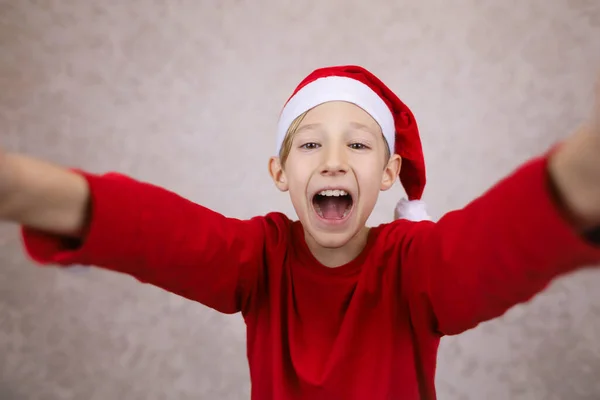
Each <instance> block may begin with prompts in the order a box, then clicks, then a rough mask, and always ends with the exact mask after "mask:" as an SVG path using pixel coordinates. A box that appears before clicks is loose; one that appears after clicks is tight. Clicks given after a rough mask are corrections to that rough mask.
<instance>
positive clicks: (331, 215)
mask: <svg viewBox="0 0 600 400" xmlns="http://www.w3.org/2000/svg"><path fill="white" fill-rule="evenodd" d="M347 206H348V204H347V202H346V201H344V200H343V199H341V198H339V197H325V198H323V199H321V201H319V208H320V210H321V214H322V215H323V218H327V219H342V218H343V217H344V212H345V211H346V207H347Z"/></svg>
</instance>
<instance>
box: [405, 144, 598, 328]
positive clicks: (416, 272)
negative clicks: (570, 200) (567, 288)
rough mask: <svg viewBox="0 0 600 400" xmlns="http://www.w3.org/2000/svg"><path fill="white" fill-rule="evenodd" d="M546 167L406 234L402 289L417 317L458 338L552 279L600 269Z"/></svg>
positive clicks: (516, 176)
mask: <svg viewBox="0 0 600 400" xmlns="http://www.w3.org/2000/svg"><path fill="white" fill-rule="evenodd" d="M547 160H548V159H547V157H545V156H544V157H540V158H536V159H534V160H532V161H530V162H528V163H526V164H524V165H522V166H521V167H520V168H518V169H517V170H516V171H514V172H513V173H512V174H510V175H509V176H508V177H506V178H505V179H503V180H501V181H500V182H498V183H497V184H496V185H495V186H493V187H492V188H491V189H490V190H488V191H487V192H486V193H485V194H484V195H482V196H481V197H479V198H477V199H476V200H474V201H473V202H471V203H470V204H468V205H467V206H466V207H464V208H463V209H460V210H457V211H453V212H450V213H448V214H447V215H445V216H443V217H442V218H441V219H440V220H439V221H438V222H437V223H433V222H423V223H413V224H410V225H409V227H408V229H407V230H406V229H405V232H406V231H407V233H405V234H404V236H403V239H402V240H401V244H400V251H401V260H402V261H401V264H402V266H401V268H402V281H403V282H402V290H403V292H404V293H406V295H407V298H408V301H409V303H410V307H411V312H412V313H413V314H415V313H418V314H419V315H418V316H417V317H416V318H418V319H419V320H421V319H422V318H425V319H426V320H427V322H426V323H427V324H430V326H431V328H432V329H433V330H434V331H436V332H438V333H440V334H444V335H451V334H458V333H460V332H463V331H465V330H467V329H470V328H473V327H475V326H476V325H478V324H479V323H481V322H484V321H487V320H490V319H493V318H496V317H499V316H501V315H502V314H504V313H505V312H506V311H508V309H510V308H511V307H512V306H514V305H516V304H519V303H524V302H526V301H529V300H530V299H531V298H532V297H533V296H535V295H536V294H537V293H539V292H540V291H541V290H543V289H545V288H546V286H547V285H548V284H549V283H550V282H551V281H552V280H553V279H554V278H557V277H558V276H560V275H563V274H566V273H568V272H571V271H574V270H575V269H577V268H584V267H591V266H593V265H594V264H596V263H600V246H594V245H593V244H592V243H591V242H589V241H586V238H585V237H584V236H583V235H580V234H579V233H577V232H576V231H575V229H573V227H571V225H570V224H569V223H568V222H567V220H566V219H565V218H563V215H562V213H561V210H560V209H559V206H558V205H557V204H556V202H555V201H554V198H553V196H552V194H551V193H552V192H551V189H550V188H551V185H550V181H549V177H548V176H547ZM424 315H425V316H424Z"/></svg>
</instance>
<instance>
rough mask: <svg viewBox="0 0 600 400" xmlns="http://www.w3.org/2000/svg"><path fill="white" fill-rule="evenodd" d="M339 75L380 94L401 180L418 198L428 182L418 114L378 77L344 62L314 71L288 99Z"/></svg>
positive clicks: (408, 193) (407, 190)
mask: <svg viewBox="0 0 600 400" xmlns="http://www.w3.org/2000/svg"><path fill="white" fill-rule="evenodd" d="M329 76H339V77H346V78H352V79H355V80H357V81H359V82H361V83H363V84H365V85H367V86H368V87H369V88H371V90H373V91H374V92H375V93H377V94H378V95H379V97H381V99H382V100H383V101H384V102H385V104H387V106H388V108H389V109H390V111H391V112H392V115H393V116H394V122H395V128H396V145H395V150H394V151H395V152H396V154H398V155H400V156H401V157H402V159H403V161H402V169H401V170H400V181H401V182H402V187H403V188H404V190H405V191H406V195H407V196H408V199H409V200H419V199H421V196H422V195H423V191H424V190H425V184H426V170H425V159H424V157H423V149H422V145H421V137H420V135H419V127H418V126H417V121H416V120H415V117H414V115H413V113H412V111H411V110H410V108H408V106H407V105H406V104H404V103H403V102H402V100H400V99H399V98H398V96H397V95H396V94H395V93H394V92H393V91H392V90H391V89H390V88H389V87H387V86H386V85H385V84H384V83H383V82H382V81H381V80H380V79H379V78H377V77H376V76H375V75H373V73H371V72H370V71H368V70H367V69H365V68H363V67H360V66H357V65H342V66H333V67H325V68H319V69H316V70H314V71H313V72H311V73H310V74H309V75H308V76H307V77H306V78H304V79H303V80H302V82H300V84H299V85H298V86H297V87H296V89H295V90H294V92H293V93H292V95H291V96H290V98H289V99H288V102H289V100H290V99H291V98H292V97H294V95H295V94H296V93H298V91H299V90H300V89H302V88H303V87H305V86H306V85H308V84H309V83H311V82H314V81H315V80H317V79H320V78H326V77H329Z"/></svg>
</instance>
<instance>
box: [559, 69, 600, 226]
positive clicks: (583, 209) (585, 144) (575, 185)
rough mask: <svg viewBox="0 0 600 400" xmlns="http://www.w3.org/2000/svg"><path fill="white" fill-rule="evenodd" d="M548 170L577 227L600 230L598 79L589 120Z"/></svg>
mask: <svg viewBox="0 0 600 400" xmlns="http://www.w3.org/2000/svg"><path fill="white" fill-rule="evenodd" d="M549 171H550V176H551V178H552V180H553V183H554V185H555V187H556V189H557V192H558V193H557V194H558V197H559V198H560V201H561V202H562V203H563V206H564V207H565V211H566V213H567V214H568V215H569V217H570V218H571V219H572V220H573V222H574V223H575V224H576V226H577V227H578V228H580V229H583V230H585V229H589V228H594V227H600V77H599V79H598V81H597V83H596V87H595V99H594V104H593V107H592V114H591V116H590V118H589V119H588V121H587V122H586V123H585V124H584V125H582V126H581V128H579V130H577V131H576V132H575V133H574V134H573V135H572V136H571V137H569V138H568V139H567V140H566V141H565V142H564V143H563V144H562V145H561V146H560V147H559V148H558V150H556V152H555V153H554V154H553V155H552V157H551V158H550V164H549Z"/></svg>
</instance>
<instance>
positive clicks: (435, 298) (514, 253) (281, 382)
mask: <svg viewBox="0 0 600 400" xmlns="http://www.w3.org/2000/svg"><path fill="white" fill-rule="evenodd" d="M545 167H546V159H545V158H541V159H537V160H533V161H531V162H530V163H528V164H526V165H524V166H522V167H521V168H519V169H518V170H517V171H515V173H514V174H512V175H511V176H510V177H508V178H507V179H505V180H503V181H501V182H499V183H498V184H497V185H495V186H494V187H493V188H491V189H490V190H489V191H488V192H487V193H486V194H485V195H483V196H482V197H480V198H478V199H476V200H475V201H473V202H472V203H470V204H469V205H467V206H466V207H465V208H464V209H462V210H460V211H455V212H451V213H449V214H447V215H446V216H444V217H443V218H442V219H441V220H440V221H439V222H437V223H434V222H418V223H416V222H410V221H406V220H398V221H395V222H393V223H389V224H384V225H381V226H378V227H376V228H373V229H371V231H370V236H369V241H368V245H367V247H366V248H365V250H364V251H363V252H362V254H361V255H360V256H359V257H358V258H357V259H355V260H354V261H352V262H350V263H349V264H347V265H344V266H341V267H339V268H326V267H324V266H322V265H321V264H319V263H318V262H317V261H316V260H315V259H314V257H313V256H312V255H311V253H310V252H309V250H308V248H307V246H306V243H305V242H304V237H303V229H302V227H301V225H300V224H299V223H298V222H292V221H290V220H288V219H287V218H286V217H285V216H284V215H282V214H279V213H273V214H269V215H266V216H264V217H257V218H254V219H251V220H237V219H233V218H226V217H224V216H222V215H220V214H218V213H216V212H213V211H210V210H208V209H206V208H204V207H202V206H199V205H196V204H194V203H192V202H189V201H187V200H184V199H183V198H181V197H179V196H177V195H175V194H173V193H171V192H168V191H166V190H163V189H161V188H158V187H155V186H152V185H150V184H147V183H140V182H137V181H134V180H132V179H129V178H126V177H123V176H118V175H110V176H95V175H86V177H87V179H88V182H89V184H90V188H91V193H92V201H93V216H92V220H91V221H92V222H91V227H90V231H89V235H88V237H87V238H86V239H85V241H84V242H83V243H80V244H79V245H77V244H73V243H65V242H64V241H63V240H61V239H60V238H56V237H52V236H49V235H43V234H40V233H38V232H34V231H31V230H29V229H26V228H25V229H24V230H23V234H24V241H25V246H26V248H27V251H28V252H29V254H30V255H31V257H33V259H35V260H36V261H38V262H41V263H56V264H61V265H71V264H91V265H98V266H102V267H104V268H108V269H111V270H114V271H119V272H123V273H127V274H131V275H133V276H134V277H136V278H138V279H139V280H141V281H142V282H148V283H151V284H154V285H157V286H159V287H162V288H164V289H166V290H169V291H171V292H173V293H176V294H179V295H182V296H185V297H187V298H189V299H192V300H195V301H198V302H200V303H202V304H205V305H207V306H209V307H212V308H214V309H216V310H218V311H221V312H224V313H235V312H241V314H242V315H243V318H244V319H245V321H246V324H247V338H248V359H249V365H250V373H251V377H252V399H256V400H270V399H281V400H284V399H285V400H293V399H310V400H325V399H327V400H331V399H344V400H352V399H356V400H364V399H370V400H383V399H405V400H411V399H435V388H434V375H435V368H436V357H437V350H438V344H439V339H440V337H441V336H442V335H444V334H446V335H452V334H458V333H460V332H463V331H465V330H467V329H470V328H473V327H475V326H476V325H477V324H478V323H480V322H482V321H486V320H489V319H491V318H494V317H498V316H500V315H502V314H503V313H504V312H505V311H506V310H508V309H509V308H510V307H511V306H513V305H515V304H517V303H521V302H525V301H528V300H529V299H531V297H532V296H534V295H535V294H536V293H538V292H539V291H540V290H542V289H544V288H545V287H546V285H547V284H548V283H549V282H550V281H551V280H552V279H553V278H555V277H557V276H559V275H561V274H564V273H567V272H569V271H572V270H573V269H575V268H578V267H584V266H588V265H590V266H591V265H592V264H594V263H595V262H598V261H600V248H598V247H593V246H592V245H591V244H588V243H587V242H585V241H584V240H583V239H582V238H581V237H580V236H579V235H578V234H576V233H575V232H574V231H573V230H572V229H571V228H570V226H569V225H568V224H567V223H566V222H565V221H564V220H563V219H562V217H561V214H560V212H559V210H558V209H557V207H555V205H554V203H553V201H552V199H551V196H550V194H549V188H548V182H547V177H546V168H545Z"/></svg>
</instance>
